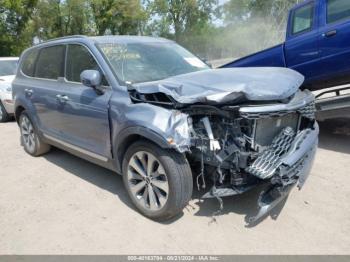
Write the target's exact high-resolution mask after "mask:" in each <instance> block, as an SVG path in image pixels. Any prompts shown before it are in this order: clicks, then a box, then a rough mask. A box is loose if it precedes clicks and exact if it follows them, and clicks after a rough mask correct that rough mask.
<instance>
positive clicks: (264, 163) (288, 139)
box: [246, 127, 295, 179]
mask: <svg viewBox="0 0 350 262" xmlns="http://www.w3.org/2000/svg"><path fill="white" fill-rule="evenodd" d="M294 137H295V131H294V129H293V128H291V127H286V128H284V129H283V130H282V132H281V133H280V134H279V135H278V136H276V137H275V139H274V140H273V141H272V144H271V145H270V146H269V147H268V148H267V149H266V150H264V151H263V153H262V154H261V155H260V156H259V157H258V158H257V159H256V160H255V161H254V162H253V164H252V165H251V166H249V167H248V168H247V169H246V171H247V172H248V173H251V174H252V175H254V176H257V177H259V178H261V179H267V178H270V177H272V176H273V175H274V173H275V172H276V170H277V168H278V167H279V165H280V160H281V158H282V156H283V155H285V154H286V153H287V152H288V150H289V148H290V146H291V144H292V142H293V140H294Z"/></svg>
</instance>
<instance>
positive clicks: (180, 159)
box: [123, 140, 193, 220]
mask: <svg viewBox="0 0 350 262" xmlns="http://www.w3.org/2000/svg"><path fill="white" fill-rule="evenodd" d="M134 167H135V168H134ZM123 181H124V185H125V188H126V190H127V192H128V194H129V196H130V198H131V200H132V202H133V203H134V205H135V206H136V208H137V209H138V210H139V211H140V213H141V214H143V215H144V216H146V217H148V218H151V219H154V220H168V219H170V218H172V217H174V216H176V215H178V214H179V213H181V211H182V210H183V208H184V207H185V206H186V205H187V204H188V202H189V201H190V199H191V196H192V190H193V180H192V172H191V169H190V166H189V164H188V162H187V159H186V158H185V156H184V155H182V154H180V153H178V152H176V151H174V150H168V149H162V148H160V147H159V146H157V145H155V144H153V143H151V142H149V141H146V140H141V141H138V142H135V143H134V144H132V145H131V146H130V147H129V148H128V150H127V152H126V154H125V156H124V161H123Z"/></svg>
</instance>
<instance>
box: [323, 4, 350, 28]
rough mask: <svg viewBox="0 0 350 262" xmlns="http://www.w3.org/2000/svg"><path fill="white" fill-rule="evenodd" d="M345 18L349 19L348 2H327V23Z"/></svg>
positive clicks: (349, 7) (349, 5)
mask: <svg viewBox="0 0 350 262" xmlns="http://www.w3.org/2000/svg"><path fill="white" fill-rule="evenodd" d="M347 18H350V1H349V0H328V1H327V23H334V22H337V21H340V20H344V19H347Z"/></svg>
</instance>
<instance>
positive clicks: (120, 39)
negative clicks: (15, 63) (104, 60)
mask: <svg viewBox="0 0 350 262" xmlns="http://www.w3.org/2000/svg"><path fill="white" fill-rule="evenodd" d="M74 41H80V42H92V43H95V44H114V43H121V44H128V43H170V42H173V41H171V40H168V39H165V38H161V37H150V36H130V35H118V36H115V35H111V36H83V35H72V36H66V37H60V38H54V39H51V40H47V41H44V42H41V43H39V44H37V45H35V46H34V47H40V46H47V45H54V44H65V43H70V42H74Z"/></svg>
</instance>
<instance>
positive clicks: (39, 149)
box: [19, 111, 51, 156]
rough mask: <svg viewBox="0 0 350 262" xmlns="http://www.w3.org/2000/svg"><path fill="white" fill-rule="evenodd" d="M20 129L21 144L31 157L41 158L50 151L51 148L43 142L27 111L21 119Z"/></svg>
mask: <svg viewBox="0 0 350 262" xmlns="http://www.w3.org/2000/svg"><path fill="white" fill-rule="evenodd" d="M19 127H20V131H21V144H22V145H23V148H24V151H26V152H27V153H28V154H29V155H31V156H40V155H43V154H45V153H47V152H48V151H50V149H51V146H50V145H48V144H46V143H44V142H43V141H41V139H40V137H39V135H38V133H37V130H36V128H35V127H34V125H33V122H32V121H31V120H30V118H29V116H28V114H27V113H26V112H25V111H23V112H22V114H21V116H20V117H19Z"/></svg>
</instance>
